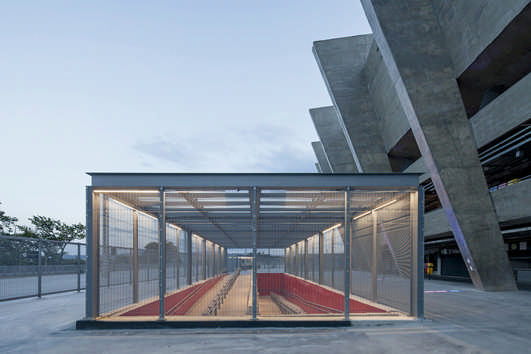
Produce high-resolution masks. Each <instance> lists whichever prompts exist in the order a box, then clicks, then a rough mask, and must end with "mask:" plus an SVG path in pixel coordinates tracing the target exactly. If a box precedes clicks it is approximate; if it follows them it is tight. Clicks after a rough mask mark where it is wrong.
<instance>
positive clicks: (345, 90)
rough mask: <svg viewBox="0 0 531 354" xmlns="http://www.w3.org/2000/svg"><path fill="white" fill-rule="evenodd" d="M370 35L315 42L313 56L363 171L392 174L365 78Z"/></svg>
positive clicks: (357, 162) (355, 159)
mask: <svg viewBox="0 0 531 354" xmlns="http://www.w3.org/2000/svg"><path fill="white" fill-rule="evenodd" d="M372 42H373V38H372V35H371V34H367V35H361V36H354V37H345V38H335V39H329V40H324V41H316V42H314V44H313V53H314V55H315V59H316V61H317V64H318V66H319V69H320V70H321V74H322V75H323V79H324V81H325V83H326V87H327V88H328V92H329V94H330V97H331V99H332V102H333V103H334V107H335V108H336V110H337V115H338V117H339V121H340V124H341V127H342V128H343V130H344V132H345V137H346V139H347V143H348V147H349V149H350V151H351V152H352V155H353V156H354V161H355V162H356V167H357V169H358V171H360V172H391V165H390V164H389V159H388V157H387V154H386V152H385V148H384V144H383V140H382V136H381V134H380V129H379V127H378V121H377V119H376V113H375V111H374V108H373V106H372V103H371V100H370V97H369V90H368V88H367V80H366V78H365V75H364V68H365V63H366V61H367V55H368V54H369V49H370V47H371V44H372Z"/></svg>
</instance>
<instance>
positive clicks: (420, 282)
mask: <svg viewBox="0 0 531 354" xmlns="http://www.w3.org/2000/svg"><path fill="white" fill-rule="evenodd" d="M410 215H411V240H412V247H411V290H410V291H411V301H410V303H411V304H410V308H411V311H410V315H411V316H415V317H417V318H423V317H424V189H423V187H422V186H420V187H419V189H418V192H417V193H410Z"/></svg>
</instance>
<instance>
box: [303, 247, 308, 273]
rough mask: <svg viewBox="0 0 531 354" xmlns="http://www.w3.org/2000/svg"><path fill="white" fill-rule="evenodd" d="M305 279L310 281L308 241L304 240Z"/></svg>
mask: <svg viewBox="0 0 531 354" xmlns="http://www.w3.org/2000/svg"><path fill="white" fill-rule="evenodd" d="M304 279H308V239H304Z"/></svg>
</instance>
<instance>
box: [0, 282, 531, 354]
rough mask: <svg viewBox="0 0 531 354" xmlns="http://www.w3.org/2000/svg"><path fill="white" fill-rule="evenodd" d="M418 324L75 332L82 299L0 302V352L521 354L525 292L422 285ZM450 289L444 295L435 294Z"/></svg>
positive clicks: (529, 301) (527, 316)
mask: <svg viewBox="0 0 531 354" xmlns="http://www.w3.org/2000/svg"><path fill="white" fill-rule="evenodd" d="M425 288H426V290H427V293H426V299H425V302H426V318H427V320H425V321H423V322H413V323H400V324H395V325H384V326H375V325H372V326H368V325H363V326H356V325H355V326H353V327H350V328H337V329H336V328H325V329H320V328H311V329H304V328H303V329H301V328H299V329H249V330H245V329H208V330H114V331H102V330H99V331H76V330H74V329H73V328H74V321H75V320H76V319H78V318H81V317H82V316H83V310H84V305H83V302H84V293H80V294H78V293H68V294H60V295H51V296H46V297H45V298H43V299H40V300H39V299H24V300H15V301H7V302H2V303H0V352H1V353H67V352H68V353H74V352H75V353H94V352H101V353H111V352H112V353H122V352H130V353H141V352H149V353H169V352H183V353H190V352H194V353H203V352H208V353H225V352H227V353H229V352H230V353H249V352H256V351H259V352H262V353H323V352H333V353H343V352H344V353H347V352H348V353H388V352H392V353H431V352H435V353H489V352H490V353H528V352H529V348H531V292H525V291H520V292H514V293H502V292H497V293H483V292H480V291H476V290H474V289H473V288H472V286H471V285H468V284H461V283H450V282H442V281H434V280H432V281H426V285H425ZM448 290H453V291H452V292H441V291H448Z"/></svg>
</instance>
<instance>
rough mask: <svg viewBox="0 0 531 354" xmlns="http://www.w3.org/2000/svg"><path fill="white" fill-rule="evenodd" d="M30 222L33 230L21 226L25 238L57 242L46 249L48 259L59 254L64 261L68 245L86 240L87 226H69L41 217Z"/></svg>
mask: <svg viewBox="0 0 531 354" xmlns="http://www.w3.org/2000/svg"><path fill="white" fill-rule="evenodd" d="M28 220H29V221H30V222H31V224H32V225H33V228H29V227H26V226H20V229H21V230H22V232H23V234H22V236H23V237H30V238H40V239H43V240H50V241H56V242H53V243H49V244H47V245H46V247H44V248H45V250H44V252H45V253H46V256H47V257H49V256H50V255H53V254H57V253H59V254H60V258H59V259H62V258H63V255H64V252H65V247H66V246H67V244H68V243H70V242H72V241H73V240H80V239H83V238H85V226H84V225H83V224H73V225H68V224H66V223H64V222H62V221H61V220H56V219H52V218H49V217H46V216H40V215H36V216H33V217H31V218H29V219H28Z"/></svg>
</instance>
